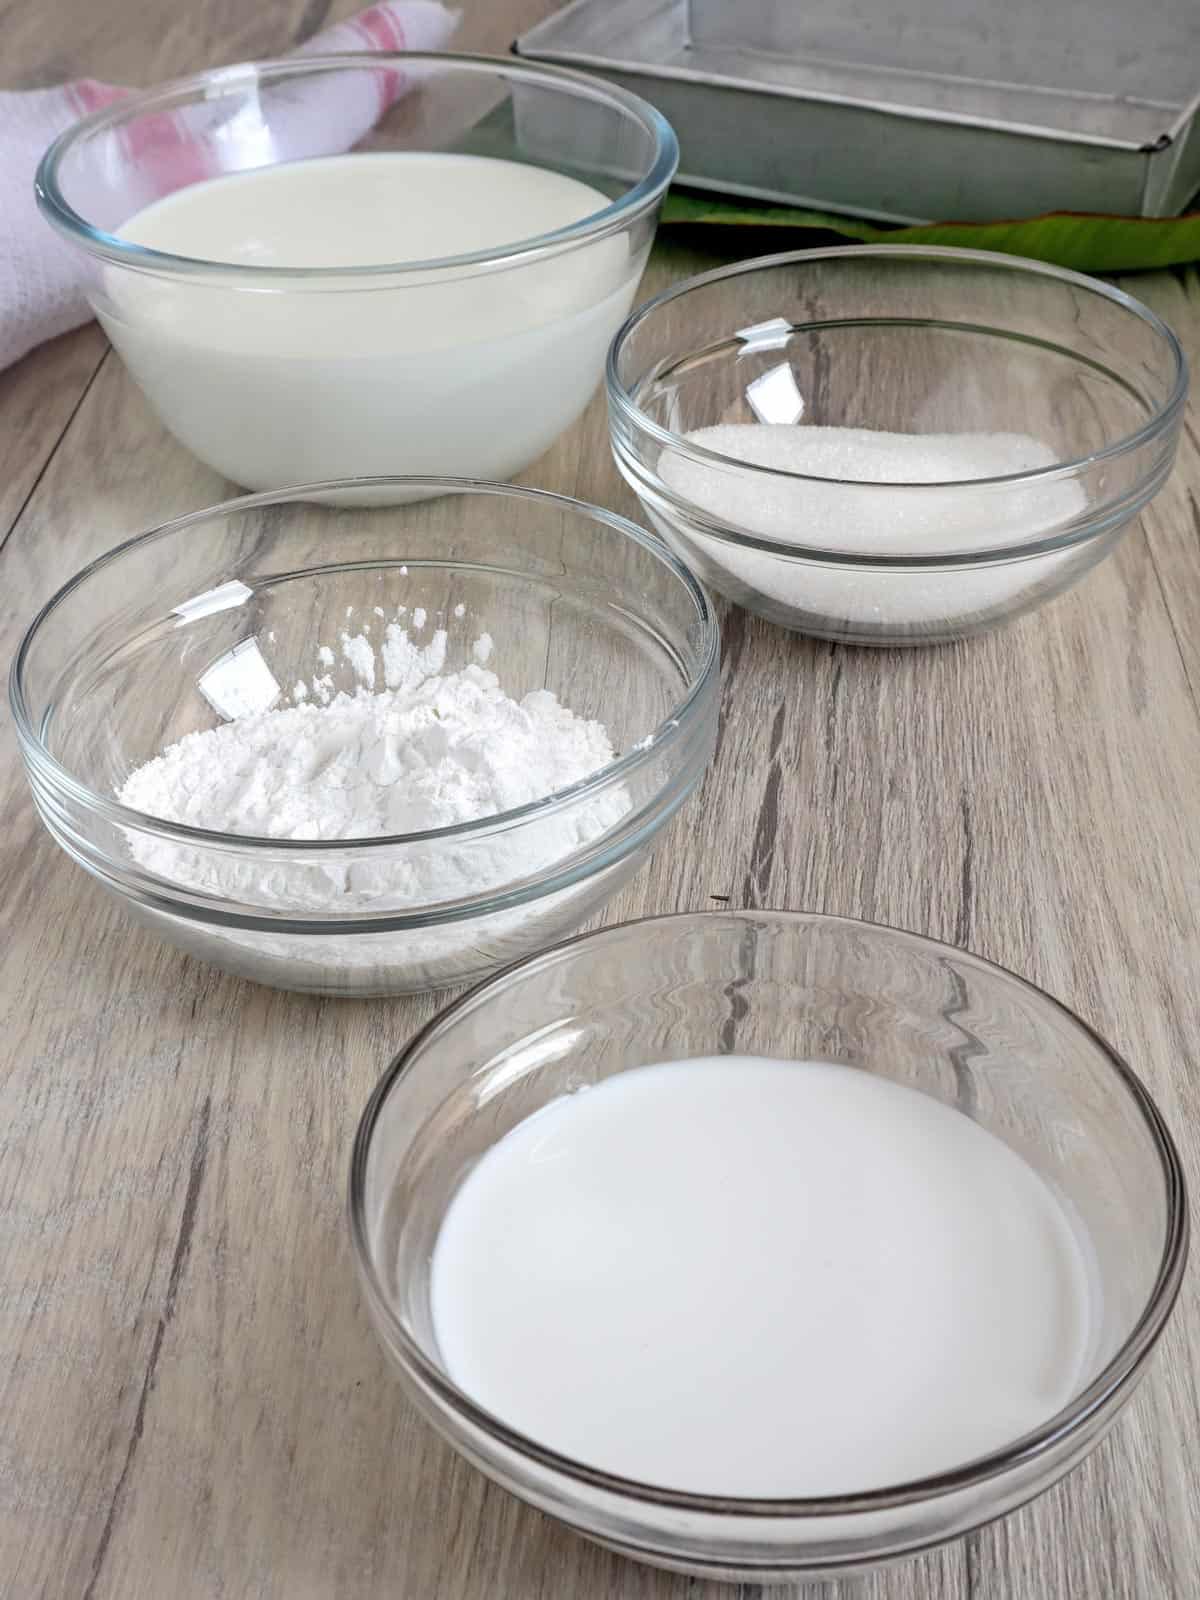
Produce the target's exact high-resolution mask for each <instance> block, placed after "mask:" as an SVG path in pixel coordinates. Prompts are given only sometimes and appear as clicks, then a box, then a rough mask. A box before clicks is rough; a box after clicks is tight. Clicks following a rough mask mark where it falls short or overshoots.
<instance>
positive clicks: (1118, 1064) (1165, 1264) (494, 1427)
mask: <svg viewBox="0 0 1200 1600" xmlns="http://www.w3.org/2000/svg"><path fill="white" fill-rule="evenodd" d="M683 922H692V923H695V924H697V925H701V926H702V925H703V924H704V923H705V922H710V923H721V922H724V923H733V924H734V925H735V926H743V927H744V926H745V925H746V924H748V923H753V922H759V923H763V922H765V923H772V924H775V925H776V926H781V925H792V926H796V925H799V924H808V925H815V926H822V925H825V924H833V925H836V926H839V927H843V928H867V929H869V930H871V931H872V932H875V933H884V934H888V935H890V936H892V937H894V938H900V939H903V940H905V941H906V942H909V943H911V944H915V945H917V946H920V947H923V948H926V949H928V950H930V951H936V952H938V953H940V955H941V956H942V957H943V958H944V957H945V956H950V957H952V958H953V959H954V960H956V961H959V962H966V963H967V964H969V965H972V966H975V967H978V968H980V969H982V970H983V971H985V972H987V973H989V974H992V975H999V977H1000V978H1002V979H1003V980H1004V981H1005V982H1008V983H1013V984H1016V985H1017V986H1018V988H1020V989H1021V990H1023V991H1025V993H1026V994H1029V995H1032V997H1033V999H1034V1001H1035V1002H1036V1003H1037V1004H1038V1005H1039V1006H1043V1007H1047V1008H1049V1009H1050V1010H1051V1011H1052V1012H1053V1013H1054V1014H1055V1015H1056V1016H1058V1017H1060V1018H1065V1019H1066V1020H1067V1021H1068V1022H1069V1023H1070V1024H1072V1026H1073V1027H1074V1028H1076V1029H1077V1030H1078V1031H1079V1032H1081V1033H1082V1034H1083V1036H1084V1037H1085V1039H1086V1040H1087V1041H1088V1042H1089V1043H1090V1044H1091V1045H1092V1046H1094V1047H1095V1049H1096V1050H1097V1052H1098V1053H1099V1055H1100V1056H1101V1057H1102V1058H1103V1059H1104V1060H1105V1061H1106V1062H1107V1064H1108V1066H1109V1068H1110V1069H1111V1070H1112V1073H1113V1076H1114V1077H1115V1079H1116V1081H1117V1083H1119V1084H1120V1086H1121V1087H1122V1088H1123V1089H1124V1090H1125V1092H1126V1093H1127V1094H1128V1096H1129V1097H1130V1099H1131V1100H1132V1101H1133V1105H1134V1107H1135V1109H1136V1110H1137V1111H1138V1112H1140V1114H1141V1120H1142V1125H1143V1126H1144V1127H1145V1128H1146V1130H1147V1132H1148V1133H1149V1136H1150V1140H1151V1143H1152V1145H1153V1146H1154V1150H1155V1154H1156V1155H1157V1156H1158V1160H1159V1164H1160V1169H1161V1173H1162V1178H1163V1186H1164V1190H1165V1206H1166V1226H1165V1230H1164V1231H1165V1238H1164V1242H1163V1251H1162V1256H1161V1258H1160V1261H1159V1268H1158V1272H1157V1274H1156V1276H1155V1279H1154V1282H1153V1284H1152V1285H1151V1288H1150V1292H1149V1295H1148V1296H1147V1299H1146V1304H1145V1306H1144V1307H1143V1309H1142V1311H1141V1313H1140V1315H1139V1316H1138V1318H1137V1320H1136V1321H1135V1322H1134V1324H1133V1327H1132V1328H1131V1329H1130V1331H1129V1333H1128V1334H1127V1336H1126V1337H1125V1339H1124V1340H1123V1341H1122V1343H1121V1345H1120V1347H1119V1349H1118V1350H1117V1351H1116V1352H1115V1353H1114V1354H1113V1356H1112V1357H1111V1358H1110V1359H1109V1360H1108V1361H1107V1362H1106V1363H1105V1365H1104V1367H1103V1368H1102V1369H1101V1370H1100V1372H1098V1373H1097V1374H1096V1376H1095V1377H1094V1378H1093V1379H1092V1380H1091V1382H1090V1383H1088V1384H1087V1385H1085V1387H1084V1388H1083V1389H1082V1390H1081V1391H1080V1392H1079V1393H1078V1394H1076V1395H1075V1396H1074V1397H1073V1398H1072V1399H1071V1400H1070V1401H1069V1402H1068V1403H1067V1405H1065V1406H1063V1407H1061V1408H1060V1409H1059V1411H1058V1412H1056V1413H1055V1415H1054V1416H1052V1417H1050V1418H1048V1419H1047V1420H1046V1421H1045V1422H1044V1423H1042V1424H1041V1425H1040V1426H1039V1427H1037V1428H1034V1429H1031V1430H1030V1431H1028V1432H1027V1433H1025V1434H1023V1435H1021V1436H1020V1437H1019V1438H1017V1439H1014V1440H1012V1441H1010V1442H1009V1443H1008V1444H1006V1445H1004V1446H1002V1447H1000V1448H999V1449H997V1450H993V1451H989V1452H988V1453H987V1454H985V1455H983V1456H979V1457H976V1458H975V1459H974V1460H973V1461H968V1462H964V1463H963V1464H962V1465H961V1466H958V1467H954V1468H951V1469H950V1470H948V1471H944V1472H940V1473H935V1474H930V1475H928V1476H926V1477H923V1478H917V1479H913V1480H911V1481H910V1482H908V1483H901V1484H897V1485H894V1486H889V1487H887V1488H884V1489H872V1490H866V1491H862V1492H859V1493H854V1494H839V1495H810V1496H802V1497H797V1498H794V1499H789V1498H771V1497H760V1498H742V1497H738V1496H733V1495H713V1494H701V1493H697V1492H691V1491H685V1490H677V1489H669V1488H664V1487H662V1486H661V1485H657V1484H647V1483H642V1482H640V1481H639V1480H637V1479H635V1478H626V1477H622V1476H621V1475H619V1474H616V1473H611V1472H605V1471H603V1470H601V1469H600V1468H596V1467H589V1466H587V1465H585V1464H584V1463H582V1462H579V1461H576V1460H575V1459H574V1458H572V1457H570V1456H566V1455H563V1454H561V1453H559V1452H558V1451H556V1450H553V1449H550V1448H549V1447H547V1446H545V1445H542V1444H539V1443H538V1441H537V1440H535V1439H531V1438H530V1437H529V1436H528V1435H526V1434H523V1433H521V1432H520V1431H519V1430H517V1429H515V1428H512V1427H510V1426H509V1425H508V1424H506V1423H505V1422H503V1421H501V1419H500V1418H498V1417H496V1416H495V1415H494V1414H493V1413H492V1412H490V1411H487V1410H485V1409H484V1408H483V1407H482V1406H480V1405H479V1404H478V1403H477V1402H476V1401H474V1400H472V1399H471V1397H470V1396H469V1395H468V1394H466V1393H465V1392H464V1391H463V1390H461V1389H460V1388H459V1387H458V1386H457V1385H456V1384H455V1383H454V1382H453V1381H452V1379H451V1378H450V1377H449V1374H448V1373H446V1372H445V1370H444V1369H443V1368H442V1367H440V1366H438V1365H437V1364H436V1363H434V1362H433V1361H431V1360H430V1359H429V1358H428V1357H427V1356H426V1355H425V1353H424V1352H423V1351H422V1350H421V1349H420V1347H419V1346H418V1345H417V1344H416V1342H415V1341H414V1340H413V1339H412V1338H411V1336H410V1335H409V1333H408V1331H407V1329H406V1328H405V1326H404V1324H403V1322H402V1321H401V1320H400V1318H399V1317H398V1316H397V1315H396V1313H395V1312H394V1310H393V1309H392V1306H391V1304H390V1303H389V1301H388V1298H387V1296H386V1295H385V1294H384V1292H383V1289H382V1286H381V1284H380V1282H379V1278H378V1274H377V1273H376V1270H375V1264H374V1259H373V1255H372V1251H371V1247H370V1243H369V1239H368V1228H367V1222H366V1215H365V1203H364V1193H365V1188H366V1172H367V1164H368V1161H369V1158H370V1154H371V1145H372V1142H373V1139H374V1133H375V1126H376V1123H377V1122H378V1120H379V1116H380V1113H381V1112H382V1110H383V1107H384V1105H385V1104H386V1102H387V1100H388V1098H389V1097H390V1095H391V1092H392V1090H393V1089H394V1088H395V1087H396V1085H397V1084H398V1083H399V1082H400V1080H401V1079H402V1078H403V1075H404V1073H405V1071H406V1070H407V1069H408V1067H409V1066H410V1065H411V1064H412V1062H413V1061H414V1060H415V1059H416V1058H417V1056H418V1055H419V1054H421V1053H422V1052H423V1051H424V1050H425V1049H426V1048H427V1046H428V1045H430V1044H431V1043H434V1042H436V1040H437V1038H438V1037H439V1035H440V1034H442V1033H444V1032H446V1031H447V1030H448V1029H450V1028H452V1027H453V1026H454V1024H455V1022H456V1021H457V1019H458V1017H459V1015H460V1014H461V1013H464V1012H467V1011H470V1010H478V1009H479V1008H480V1007H482V1006H484V1005H486V1003H487V1001H488V999H489V997H490V995H491V993H493V992H494V991H496V990H497V989H500V988H507V987H508V986H510V985H511V984H512V983H513V981H514V980H518V979H520V978H523V977H524V976H526V975H527V974H529V973H532V972H535V971H537V970H539V969H546V968H549V967H552V966H554V965H555V964H557V963H559V962H561V961H564V960H566V959H569V958H570V956H571V955H572V953H573V952H574V951H575V950H576V948H577V947H578V946H580V945H585V944H589V945H597V946H598V945H600V944H601V943H603V942H605V941H612V942H618V941H619V940H620V939H621V938H623V937H625V936H626V935H628V934H629V933H630V932H631V931H633V930H636V929H642V930H644V931H645V930H648V929H652V928H653V927H655V926H658V925H661V924H665V923H677V924H678V923H683ZM347 1215H348V1221H349V1228H350V1237H351V1245H352V1249H353V1253H354V1258H355V1265H356V1267H357V1269H358V1274H359V1279H360V1281H361V1283H362V1284H363V1287H364V1289H365V1292H366V1296H367V1300H368V1302H369V1304H370V1307H371V1310H372V1313H373V1315H374V1316H375V1318H376V1319H377V1321H378V1322H379V1323H380V1324H381V1325H382V1326H383V1327H385V1328H386V1329H387V1339H388V1343H389V1345H394V1346H396V1347H398V1349H399V1351H400V1352H401V1356H400V1359H401V1361H402V1364H407V1365H409V1366H411V1367H412V1368H414V1369H415V1371H416V1372H417V1374H418V1375H419V1379H420V1382H421V1383H422V1384H423V1385H424V1386H425V1387H426V1388H428V1389H429V1390H431V1391H432V1393H433V1394H434V1396H435V1397H436V1399H437V1402H438V1404H439V1406H440V1407H443V1408H445V1409H446V1410H448V1411H449V1412H451V1413H452V1414H455V1415H457V1416H460V1417H462V1418H465V1420H466V1421H467V1422H468V1423H469V1424H470V1425H471V1426H473V1427H474V1428H476V1429H477V1430H479V1431H480V1432H482V1433H484V1434H486V1435H487V1436H488V1438H489V1439H490V1440H491V1441H492V1442H493V1443H497V1444H499V1445H501V1446H502V1447H504V1448H505V1449H508V1450H510V1451H512V1452H513V1453H514V1454H515V1455H517V1456H519V1457H521V1458H523V1459H526V1460H531V1461H533V1462H534V1463H536V1464H537V1465H538V1466H539V1467H542V1468H544V1469H546V1470H548V1471H551V1472H555V1473H558V1474H560V1475H562V1476H564V1477H566V1478H569V1479H570V1480H571V1481H572V1482H573V1483H575V1484H577V1485H579V1486H581V1487H585V1488H589V1489H598V1490H601V1491H604V1492H606V1493H609V1494H612V1495H614V1496H617V1497H619V1498H621V1499H623V1500H626V1501H631V1500H632V1501H637V1502H644V1503H650V1504H653V1505H655V1506H659V1507H663V1508H667V1509H670V1510H674V1511H681V1512H687V1513H693V1514H699V1515H707V1516H727V1517H746V1518H750V1519H760V1520H768V1519H775V1520H780V1519H789V1518H795V1519H802V1520H804V1519H807V1520H813V1519H818V1518H828V1517H834V1516H847V1515H862V1514H866V1513H871V1512H879V1511H890V1510H896V1509H899V1508H902V1507H905V1506H911V1505H915V1504H919V1503H921V1502H923V1501H927V1500H933V1499H937V1498H939V1497H941V1496H944V1495H949V1494H954V1493H957V1492H960V1491H962V1490H966V1489H973V1488H978V1487H981V1486H982V1485H984V1484H986V1483H988V1482H990V1481H992V1480H994V1479H996V1478H999V1477H1001V1476H1002V1475H1004V1474H1005V1473H1008V1472H1011V1471H1013V1470H1014V1469H1016V1468H1019V1467H1022V1466H1025V1465H1026V1464H1028V1463H1031V1462H1033V1461H1035V1460H1037V1459H1038V1458H1039V1457H1042V1456H1044V1455H1045V1454H1046V1452H1048V1451H1050V1450H1052V1449H1054V1448H1055V1447H1056V1446H1058V1445H1062V1444H1064V1443H1065V1442H1066V1441H1068V1440H1069V1439H1071V1438H1073V1437H1075V1436H1077V1435H1078V1434H1079V1433H1080V1432H1081V1431H1082V1430H1083V1429H1084V1428H1085V1427H1086V1425H1087V1423H1088V1422H1089V1421H1090V1420H1091V1419H1092V1418H1093V1417H1094V1416H1095V1415H1097V1414H1098V1413H1102V1412H1103V1411H1104V1410H1105V1409H1106V1408H1107V1407H1108V1406H1109V1404H1110V1403H1111V1402H1112V1401H1113V1400H1114V1399H1116V1397H1117V1396H1118V1395H1119V1394H1120V1393H1121V1392H1122V1391H1123V1390H1125V1389H1126V1388H1127V1387H1128V1385H1129V1382H1130V1380H1131V1379H1133V1378H1134V1377H1136V1375H1137V1374H1138V1372H1139V1371H1140V1369H1141V1368H1142V1366H1143V1365H1144V1363H1145V1361H1146V1360H1147V1358H1148V1357H1149V1355H1150V1354H1151V1352H1152V1351H1153V1349H1154V1347H1155V1345H1156V1344H1157V1342H1158V1339H1159V1336H1160V1335H1161V1334H1162V1332H1163V1330H1164V1328H1165V1327H1166V1325H1167V1322H1168V1320H1169V1318H1170V1315H1171V1311H1172V1309H1173V1307H1174V1304H1175V1300H1176V1297H1177V1295H1178V1292H1179V1288H1180V1284H1181V1282H1182V1280H1183V1274H1184V1269H1185V1267H1186V1264H1187V1256H1188V1244H1189V1238H1190V1220H1189V1214H1188V1198H1187V1183H1186V1179H1185V1177H1184V1171H1183V1164H1182V1161H1181V1159H1180V1156H1179V1151H1178V1149H1177V1147H1176V1145H1175V1141H1174V1139H1173V1137H1172V1135H1171V1132H1170V1130H1169V1128H1168V1127H1167V1125H1166V1122H1165V1121H1164V1119H1163V1116H1162V1113H1161V1112H1160V1111H1159V1109H1158V1106H1157V1104H1156V1102H1155V1101H1154V1099H1153V1097H1152V1096H1151V1094H1150V1092H1149V1090H1148V1089H1147V1088H1146V1086H1145V1084H1144V1083H1143V1082H1142V1080H1141V1079H1140V1078H1139V1077H1138V1075H1137V1074H1136V1073H1135V1072H1134V1071H1133V1069H1132V1068H1131V1067H1130V1066H1129V1064H1128V1062H1126V1060H1125V1059H1124V1057H1123V1056H1121V1055H1120V1054H1119V1053H1118V1052H1117V1051H1116V1050H1115V1049H1113V1047H1112V1046H1111V1045H1110V1044H1108V1043H1107V1042H1106V1041H1105V1039H1104V1038H1102V1036H1101V1035H1100V1034H1099V1033H1098V1032H1097V1031H1096V1030H1095V1029H1094V1028H1093V1027H1092V1026H1091V1025H1090V1024H1089V1023H1088V1022H1085V1021H1084V1019H1083V1018H1082V1017H1080V1016H1078V1015H1077V1013H1076V1012H1074V1011H1073V1010H1071V1008H1070V1007H1069V1006H1067V1005H1065V1004H1064V1003H1063V1002H1062V1001H1061V1000H1058V999H1056V998H1055V996H1054V995H1052V994H1049V993H1048V992H1047V991H1046V990H1044V989H1041V988H1039V987H1038V986H1037V985H1036V984H1034V983H1032V982H1030V980H1029V979H1028V978H1023V977H1021V976H1020V975H1019V974H1018V973H1015V972H1013V971H1011V970H1010V969H1009V968H1007V967H1002V966H1001V965H1000V964H999V963H998V962H994V961H989V960H987V959H986V958H985V957H983V956H979V955H975V954H974V953H973V952H972V951H969V950H961V949H959V948H957V947H956V946H954V945H949V944H946V943H944V942H943V941H942V940H940V939H932V938H930V937H929V936H928V935H926V934H919V933H913V932H911V931H910V930H908V929H905V928H897V927H895V926H893V925H892V924H889V923H884V922H870V921H867V920H866V919H865V918H860V917H843V916H835V915H833V914H832V913H830V912H820V911H790V910H773V909H765V910H749V909H746V910H716V911H677V912H670V913H666V914H661V915H653V916H646V917H636V918H632V919H630V920H629V921H626V922H619V923H615V924H613V925H612V926H610V927H605V928H599V929H594V930H592V931H590V932H585V933H581V934H576V935H575V936H574V937H572V938H570V939H565V940H563V941H562V942H560V943H559V944H556V945H552V946H551V947H550V948H549V949H548V950H543V951H540V952H537V953H535V954H533V955H530V956H526V957H525V958H524V959H522V960H520V961H517V962H514V963H513V964H512V965H510V966H508V967H505V968H503V969H502V970H501V971H499V972H497V973H493V974H491V975H489V976H488V977H486V978H484V979H483V980H482V981H481V982H479V983H477V984H475V985H474V986H473V987H472V988H470V989H469V990H468V991H467V992H466V993H465V994H463V995H461V996H459V997H458V998H457V999H454V1000H452V1001H450V1002H449V1004H447V1005H445V1006H443V1007H442V1008H440V1009H439V1010H438V1012H437V1013H436V1014H435V1015H434V1016H433V1017H432V1018H430V1020H429V1021H428V1022H427V1023H425V1025H424V1026H423V1027H422V1028H421V1029H420V1030H419V1031H418V1032H417V1033H416V1034H414V1035H413V1037H412V1038H411V1039H410V1040H409V1041H408V1043H407V1044H406V1045H405V1046H404V1047H403V1048H402V1049H401V1050H400V1051H399V1052H398V1053H397V1054H396V1055H395V1056H394V1057H393V1058H392V1061H391V1062H390V1063H389V1065H388V1067H387V1068H386V1070H385V1071H384V1073H383V1076H382V1077H381V1078H380V1079H379V1081H378V1083H377V1084H376V1085H375V1088H374V1089H373V1090H372V1092H371V1095H370V1097H369V1098H368V1100H367V1103H366V1106H365V1107H364V1109H363V1112H362V1115H361V1117H360V1118H359V1122H358V1127H357V1129H356V1130H355V1135H354V1143H353V1146H352V1149H351V1156H350V1165H349V1175H348V1183H347Z"/></svg>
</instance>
